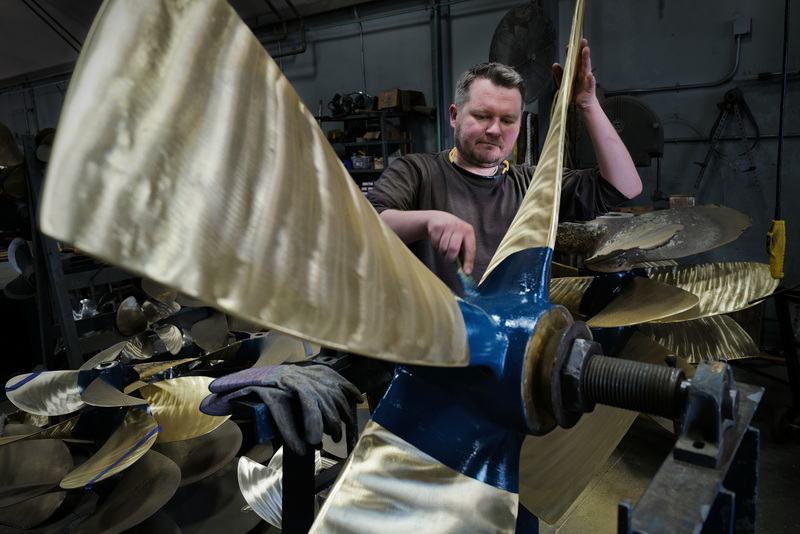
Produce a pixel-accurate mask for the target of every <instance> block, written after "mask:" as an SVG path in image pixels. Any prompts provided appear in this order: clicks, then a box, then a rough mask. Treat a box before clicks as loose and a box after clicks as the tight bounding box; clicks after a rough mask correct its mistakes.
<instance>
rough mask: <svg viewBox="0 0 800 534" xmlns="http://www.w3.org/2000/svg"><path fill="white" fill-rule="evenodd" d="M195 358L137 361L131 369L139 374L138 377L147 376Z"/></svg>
mask: <svg viewBox="0 0 800 534" xmlns="http://www.w3.org/2000/svg"><path fill="white" fill-rule="evenodd" d="M196 360H197V358H182V359H180V360H167V361H163V362H147V363H137V364H135V365H134V366H133V369H134V370H135V371H136V373H137V374H138V375H139V378H149V377H151V376H154V375H157V374H158V373H161V372H162V371H166V370H167V369H172V368H173V367H177V366H179V365H183V364H184V363H189V362H193V361H196Z"/></svg>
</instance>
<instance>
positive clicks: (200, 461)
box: [152, 420, 243, 486]
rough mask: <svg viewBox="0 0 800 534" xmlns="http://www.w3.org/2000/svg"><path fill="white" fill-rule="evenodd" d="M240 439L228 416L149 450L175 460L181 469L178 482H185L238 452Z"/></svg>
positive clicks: (214, 468)
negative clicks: (214, 425)
mask: <svg viewBox="0 0 800 534" xmlns="http://www.w3.org/2000/svg"><path fill="white" fill-rule="evenodd" d="M242 439H243V437H242V431H241V430H240V429H239V425H237V424H236V423H234V422H233V421H231V420H228V421H225V422H224V423H222V424H221V425H220V426H219V427H217V428H215V429H214V430H212V431H211V432H209V433H207V434H203V435H202V436H197V437H196V438H190V439H185V440H182V441H172V442H170V443H156V444H155V445H153V449H152V450H154V451H158V452H160V453H161V454H163V455H164V456H166V457H167V458H169V459H170V460H172V461H173V462H175V464H177V466H178V467H179V468H180V471H181V481H180V486H186V485H188V484H192V483H194V482H197V481H198V480H200V479H202V478H205V477H207V476H209V475H212V474H214V473H216V472H217V471H219V470H220V469H222V468H223V467H225V466H226V465H227V464H228V463H229V462H230V461H231V460H232V459H233V457H234V456H236V454H237V453H238V452H239V447H241V445H242Z"/></svg>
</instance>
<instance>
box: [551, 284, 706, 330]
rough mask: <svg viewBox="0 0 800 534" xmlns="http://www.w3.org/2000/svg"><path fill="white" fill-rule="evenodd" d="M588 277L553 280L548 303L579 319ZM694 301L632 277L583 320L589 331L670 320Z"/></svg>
mask: <svg viewBox="0 0 800 534" xmlns="http://www.w3.org/2000/svg"><path fill="white" fill-rule="evenodd" d="M593 280H594V278H593V277H590V276H586V277H578V278H555V279H553V280H551V282H550V301H551V302H553V303H554V304H560V305H562V306H564V307H565V308H567V309H568V310H569V311H570V313H572V314H573V315H576V316H582V315H583V314H582V312H581V304H582V302H583V299H584V294H585V293H586V290H587V289H588V287H589V286H590V285H591V283H592V282H593ZM697 302H698V298H697V297H696V296H695V295H693V294H692V293H689V292H688V291H684V290H682V289H680V288H678V287H675V286H674V285H669V284H665V283H662V282H658V281H656V280H649V279H647V278H642V277H639V276H637V277H634V278H633V279H631V280H630V281H629V282H628V283H627V284H625V285H624V286H623V288H622V289H621V290H620V291H619V292H618V293H617V294H616V295H615V296H614V297H613V298H612V299H611V301H610V302H609V303H608V304H607V305H606V306H605V307H604V308H602V310H600V312H598V313H597V314H595V315H594V316H593V317H591V318H589V319H588V320H587V321H586V324H587V325H589V327H591V328H618V327H621V326H631V325H636V324H640V323H645V322H648V321H654V320H657V319H662V318H664V317H672V316H673V315H675V314H679V313H681V312H683V311H685V310H689V309H691V308H693V307H694V306H696V305H697Z"/></svg>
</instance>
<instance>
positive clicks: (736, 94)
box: [694, 88, 761, 190]
mask: <svg viewBox="0 0 800 534" xmlns="http://www.w3.org/2000/svg"><path fill="white" fill-rule="evenodd" d="M717 107H719V109H720V114H719V116H718V117H717V121H716V122H715V123H714V126H713V127H712V128H711V130H712V131H713V132H714V133H713V134H712V136H711V146H710V147H709V148H708V153H707V154H706V159H705V160H703V162H702V163H699V162H696V163H697V164H698V165H700V174H699V175H698V176H697V180H696V181H695V182H694V188H695V189H697V188H698V187H700V181H701V180H702V179H703V174H705V172H706V168H708V162H709V161H711V156H712V155H713V154H714V148H715V147H716V145H717V142H718V141H719V137H720V134H721V133H722V129H723V128H724V127H725V120H726V119H727V118H728V114H729V113H730V112H731V111H733V113H734V115H735V116H736V124H737V126H738V127H739V134H740V135H741V139H742V144H743V145H744V150H745V153H746V154H747V160H748V162H749V163H750V167H749V168H748V169H746V170H745V172H752V173H753V180H754V181H755V183H756V185H757V186H758V189H759V190H760V189H761V184H760V183H759V181H758V173H757V172H756V163H755V160H754V159H753V153H752V151H751V148H752V147H751V146H750V142H749V141H748V140H747V133H746V132H745V129H744V121H743V120H742V112H744V114H745V115H747V118H748V119H749V120H750V123H751V124H752V125H753V127H754V128H755V130H756V141H758V138H759V137H760V133H759V131H758V124H756V120H755V119H754V118H753V114H752V113H751V112H750V108H748V107H747V103H746V102H745V101H744V95H743V94H742V91H741V90H740V89H738V88H733V89H731V90H730V91H728V92H727V93H725V98H724V100H723V101H722V102H720V103H719V104H717ZM754 146H755V145H754Z"/></svg>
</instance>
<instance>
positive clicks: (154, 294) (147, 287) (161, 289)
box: [142, 278, 178, 311]
mask: <svg viewBox="0 0 800 534" xmlns="http://www.w3.org/2000/svg"><path fill="white" fill-rule="evenodd" d="M142 291H144V292H145V293H146V294H147V296H148V297H150V298H151V299H154V300H157V301H158V302H172V301H174V300H175V299H176V298H178V292H177V291H176V290H174V289H172V288H170V287H167V286H165V285H163V284H159V283H158V282H155V281H153V280H150V279H149V278H142ZM176 311H177V310H176Z"/></svg>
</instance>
